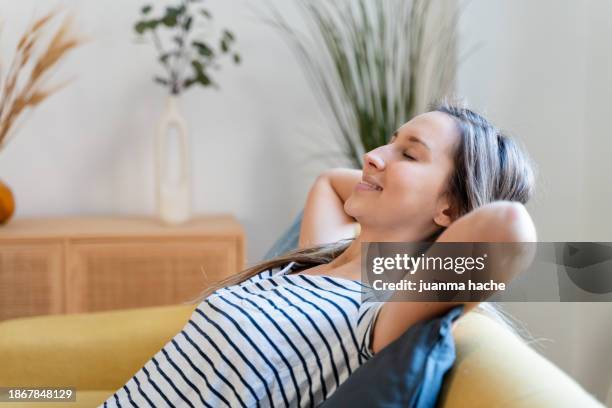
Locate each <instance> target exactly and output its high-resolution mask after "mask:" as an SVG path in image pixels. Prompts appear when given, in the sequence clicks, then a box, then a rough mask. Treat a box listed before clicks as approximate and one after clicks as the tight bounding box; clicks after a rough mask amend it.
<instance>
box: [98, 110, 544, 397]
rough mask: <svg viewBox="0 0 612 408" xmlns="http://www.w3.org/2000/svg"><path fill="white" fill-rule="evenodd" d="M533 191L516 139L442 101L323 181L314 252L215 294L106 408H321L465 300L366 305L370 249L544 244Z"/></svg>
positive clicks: (306, 248) (303, 236) (309, 236)
mask: <svg viewBox="0 0 612 408" xmlns="http://www.w3.org/2000/svg"><path fill="white" fill-rule="evenodd" d="M532 191H533V173H532V170H531V167H530V164H529V161H528V160H527V158H526V156H525V155H524V153H523V152H522V151H521V150H520V149H519V148H518V147H517V145H516V144H515V143H514V142H513V141H512V140H511V139H509V138H508V137H506V136H505V135H503V134H502V133H501V132H500V131H499V130H498V129H496V128H495V127H494V126H493V125H491V124H490V123H489V122H488V121H487V120H486V119H485V118H483V117H482V116H480V115H478V114H476V113H474V112H473V111H471V110H468V109H465V108H462V107H459V106H455V105H451V104H448V103H442V104H440V105H438V106H436V107H435V109H433V110H432V111H430V112H428V113H425V114H422V115H419V116H417V117H415V118H414V119H412V120H411V121H409V122H408V123H406V124H404V125H403V126H401V127H400V128H399V129H398V130H397V131H396V132H395V133H394V134H393V136H392V138H391V140H390V142H389V143H388V144H386V145H384V146H380V147H378V148H376V149H374V150H372V151H370V152H368V153H366V154H365V156H364V167H363V171H356V170H348V169H334V170H331V171H328V172H326V173H324V174H323V175H321V176H320V177H319V178H318V179H317V180H316V182H315V183H314V186H313V187H312V189H311V191H310V193H309V195H308V198H307V201H306V206H305V209H304V218H303V221H302V228H301V231H300V241H299V246H300V248H299V249H298V250H296V251H292V252H291V253H288V254H284V255H282V256H280V257H277V258H275V259H273V260H270V261H267V262H263V263H261V264H259V265H256V266H253V267H251V268H249V269H247V270H245V271H243V272H241V273H239V274H237V275H236V276H234V277H232V278H230V279H227V280H226V281H224V282H222V283H221V284H220V285H218V286H217V287H215V288H212V289H210V290H209V291H207V293H205V294H203V297H202V302H201V303H200V304H199V305H198V307H197V308H196V310H195V311H194V313H193V315H192V317H191V319H190V320H189V322H188V323H187V325H185V327H184V328H183V330H182V331H181V332H180V333H179V334H177V335H176V336H175V337H174V338H173V339H172V340H171V341H170V342H169V343H168V344H166V346H164V348H163V349H162V350H161V351H160V352H158V353H157V354H156V355H155V356H154V357H153V358H152V359H151V360H150V361H149V362H148V363H147V364H145V366H144V367H143V368H142V369H141V370H140V371H139V372H138V373H136V374H135V375H134V377H133V378H132V379H130V380H129V381H128V382H127V383H126V385H124V386H123V387H122V388H121V389H119V390H118V391H117V392H116V393H115V394H114V395H113V396H111V397H110V398H109V399H108V400H107V401H106V402H105V403H104V406H123V407H126V406H154V407H160V406H231V407H234V406H316V405H318V404H320V403H321V402H322V401H324V400H325V399H327V398H328V397H329V396H330V395H331V393H333V392H334V391H335V390H336V389H337V387H338V386H340V384H342V382H343V381H345V380H346V379H347V378H348V376H349V375H350V374H351V373H352V372H353V371H354V370H355V369H356V368H357V367H359V366H360V365H361V364H363V363H364V362H365V361H366V360H367V359H369V358H371V357H372V356H373V355H374V354H376V353H377V352H379V351H380V350H381V349H383V348H384V347H385V346H386V345H388V344H389V343H391V342H392V341H393V340H395V339H396V338H398V337H399V336H400V335H401V334H402V333H403V332H404V331H405V330H406V329H407V328H409V327H410V326H412V325H413V324H414V323H416V322H418V321H420V320H424V319H430V318H432V317H434V316H436V315H439V314H441V313H444V312H445V311H447V310H448V309H450V308H451V307H453V306H455V305H456V304H458V303H450V302H447V303H436V302H429V303H428V302H387V303H382V302H379V303H372V302H362V301H361V296H360V294H361V288H362V284H361V283H360V276H361V253H360V248H361V243H362V242H384V241H388V242H392V241H397V242H416V241H428V240H433V239H436V240H437V241H439V242H445V241H446V242H464V241H465V242H477V241H480V242H528V241H535V239H536V236H535V228H534V226H533V223H532V221H531V219H530V217H529V214H528V213H527V211H526V210H525V208H524V207H523V205H522V204H524V203H526V202H527V200H528V199H529V198H530V196H531V195H532ZM356 225H358V227H359V229H360V233H359V236H358V237H357V238H354V231H355V226H356ZM347 238H348V239H347ZM509 273H511V274H514V273H515V272H514V271H510V272H509ZM477 306H479V305H478V303H475V302H470V303H465V305H464V312H467V311H470V310H471V309H473V308H474V307H477ZM480 307H482V305H480Z"/></svg>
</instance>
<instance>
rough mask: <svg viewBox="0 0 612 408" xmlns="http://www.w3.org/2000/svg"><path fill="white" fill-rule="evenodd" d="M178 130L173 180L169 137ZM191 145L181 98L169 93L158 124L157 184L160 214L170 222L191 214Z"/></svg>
mask: <svg viewBox="0 0 612 408" xmlns="http://www.w3.org/2000/svg"><path fill="white" fill-rule="evenodd" d="M173 131H174V134H176V136H177V138H178V142H179V143H178V144H179V160H178V166H179V173H180V176H179V177H178V180H170V177H169V167H168V161H169V160H168V153H169V152H168V148H167V146H168V141H169V140H170V139H169V137H170V136H172V134H173ZM190 156H191V148H190V145H189V135H188V134H187V124H186V123H185V119H184V118H183V116H182V115H181V113H180V112H179V110H178V98H177V97H176V96H169V97H168V99H167V101H166V109H165V111H164V113H163V114H162V117H161V119H160V121H159V124H158V126H157V137H156V143H155V171H156V174H155V184H156V199H157V214H158V216H159V218H160V219H161V220H162V221H163V222H164V223H165V224H168V225H175V224H181V223H183V222H185V221H187V220H189V218H190V217H191V160H190Z"/></svg>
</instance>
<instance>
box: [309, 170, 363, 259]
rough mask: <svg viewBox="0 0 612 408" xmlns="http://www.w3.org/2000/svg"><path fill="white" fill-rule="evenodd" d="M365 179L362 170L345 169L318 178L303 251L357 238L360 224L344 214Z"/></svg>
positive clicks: (329, 171)
mask: <svg viewBox="0 0 612 408" xmlns="http://www.w3.org/2000/svg"><path fill="white" fill-rule="evenodd" d="M361 178H362V171H361V170H355V169H344V168H334V169H330V170H327V171H325V172H324V173H322V174H321V175H320V176H319V177H317V179H316V180H315V182H314V184H313V185H312V187H311V189H310V191H309V193H308V197H307V199H306V204H305V207H304V216H303V218H302V226H301V228H300V239H299V243H298V247H299V248H305V247H310V246H315V245H320V244H326V243H330V242H336V241H339V240H341V239H344V238H353V237H354V236H355V232H356V228H357V226H358V223H357V221H355V219H354V218H353V217H351V216H349V215H348V214H346V213H345V212H344V202H345V201H346V200H347V199H348V198H349V196H350V195H351V194H352V191H353V188H355V185H356V184H357V183H359V181H361Z"/></svg>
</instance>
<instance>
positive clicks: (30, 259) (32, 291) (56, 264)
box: [0, 242, 64, 320]
mask: <svg viewBox="0 0 612 408" xmlns="http://www.w3.org/2000/svg"><path fill="white" fill-rule="evenodd" d="M62 258H63V247H62V244H61V243H35V242H32V243H14V244H12V243H6V242H2V243H1V244H0V320H5V319H10V318H13V317H24V316H36V315H44V314H55V313H62V312H63V311H64V310H63V309H64V305H63V293H64V288H63V285H64V273H63V265H62Z"/></svg>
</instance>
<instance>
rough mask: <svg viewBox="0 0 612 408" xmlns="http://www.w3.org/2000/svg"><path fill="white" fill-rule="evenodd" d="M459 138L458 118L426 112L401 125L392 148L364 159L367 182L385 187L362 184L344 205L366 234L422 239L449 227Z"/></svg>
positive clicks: (384, 147)
mask: <svg viewBox="0 0 612 408" xmlns="http://www.w3.org/2000/svg"><path fill="white" fill-rule="evenodd" d="M459 137H460V136H459V132H458V130H457V127H456V124H455V122H454V119H453V118H452V117H451V116H450V115H447V114H445V113H442V112H428V113H424V114H422V115H419V116H417V117H415V118H413V119H412V120H411V121H410V122H407V123H406V124H404V125H403V126H401V127H400V128H399V129H398V130H397V131H396V132H395V133H394V135H393V136H392V138H391V140H390V141H389V143H388V144H386V145H384V146H380V147H378V148H376V149H374V150H372V151H370V152H368V153H366V154H365V156H364V165H363V180H364V181H365V182H367V183H371V184H375V185H378V186H379V187H380V188H382V189H380V188H379V189H369V188H367V186H366V185H364V184H362V183H360V184H358V185H357V186H356V188H355V190H353V193H352V194H351V196H350V197H349V198H348V200H347V201H346V202H345V204H344V209H345V211H346V212H347V214H349V215H351V216H353V217H354V218H355V219H357V221H359V222H360V224H361V227H362V231H363V230H364V228H372V229H376V230H381V231H396V232H398V233H399V232H401V231H411V232H412V234H417V235H419V236H422V235H423V234H431V233H433V232H435V231H436V230H437V229H438V228H439V227H440V226H445V227H446V226H448V225H449V224H450V222H451V221H452V219H451V217H450V216H451V212H450V211H449V208H450V205H451V202H450V200H449V197H448V196H447V194H445V191H446V188H447V183H448V180H449V178H450V176H451V174H452V171H453V170H454V163H453V154H454V151H455V148H456V146H457V144H458V142H459ZM400 235H401V234H400ZM425 236H427V235H425Z"/></svg>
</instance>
